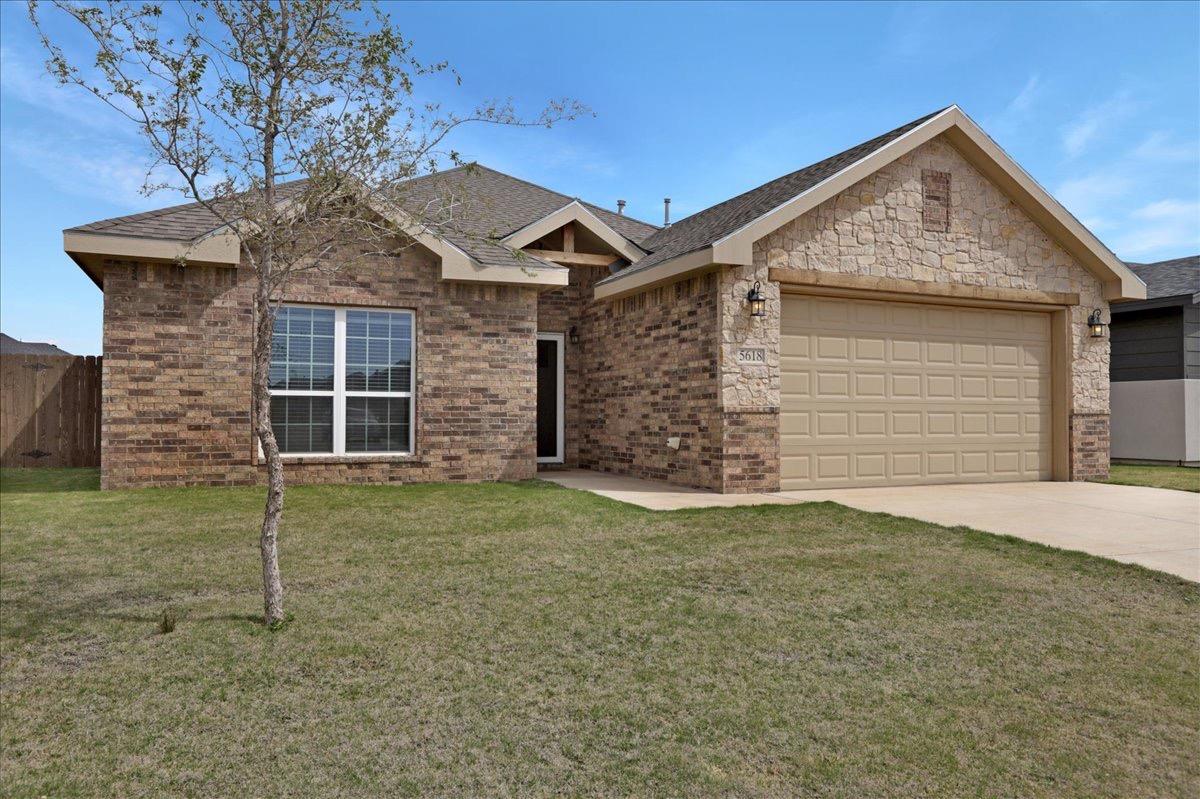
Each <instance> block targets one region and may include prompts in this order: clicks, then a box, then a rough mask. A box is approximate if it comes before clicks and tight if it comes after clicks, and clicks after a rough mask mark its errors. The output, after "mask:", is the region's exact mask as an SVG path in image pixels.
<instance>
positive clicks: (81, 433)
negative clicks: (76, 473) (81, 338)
mask: <svg viewBox="0 0 1200 799" xmlns="http://www.w3.org/2000/svg"><path fill="white" fill-rule="evenodd" d="M100 362H101V359H100V358H97V357H96V356H88V357H77V356H74V355H0V443H2V444H3V446H4V449H3V451H2V452H0V466H99V465H100Z"/></svg>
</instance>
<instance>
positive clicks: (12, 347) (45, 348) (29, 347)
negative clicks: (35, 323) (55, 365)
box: [0, 333, 71, 358]
mask: <svg viewBox="0 0 1200 799" xmlns="http://www.w3.org/2000/svg"><path fill="white" fill-rule="evenodd" d="M0 355H65V356H66V357H68V358H69V357H71V353H69V352H67V351H66V350H64V349H62V348H61V347H59V346H57V345H55V344H50V343H47V342H44V341H21V340H20V339H15V338H13V337H12V336H10V335H8V334H7V333H0Z"/></svg>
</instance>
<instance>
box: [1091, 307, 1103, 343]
mask: <svg viewBox="0 0 1200 799" xmlns="http://www.w3.org/2000/svg"><path fill="white" fill-rule="evenodd" d="M1104 328H1105V324H1104V322H1103V320H1101V318H1100V309H1099V308H1096V309H1095V310H1093V311H1092V315H1091V316H1089V317H1088V331H1089V332H1090V333H1091V334H1092V338H1104Z"/></svg>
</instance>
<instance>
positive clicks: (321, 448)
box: [270, 305, 414, 455]
mask: <svg viewBox="0 0 1200 799" xmlns="http://www.w3.org/2000/svg"><path fill="white" fill-rule="evenodd" d="M413 382H414V375H413V315H412V313H411V312H410V311H371V310H358V309H351V308H314V307H307V306H299V305H285V306H283V307H281V308H280V309H279V311H278V313H277V315H276V317H275V336H274V339H273V342H272V345H271V374H270V385H271V424H272V425H273V426H274V428H275V436H276V438H277V439H278V440H279V449H280V451H281V452H283V453H284V454H288V455H359V454H369V453H387V454H407V453H410V452H412V427H413V397H412V388H413Z"/></svg>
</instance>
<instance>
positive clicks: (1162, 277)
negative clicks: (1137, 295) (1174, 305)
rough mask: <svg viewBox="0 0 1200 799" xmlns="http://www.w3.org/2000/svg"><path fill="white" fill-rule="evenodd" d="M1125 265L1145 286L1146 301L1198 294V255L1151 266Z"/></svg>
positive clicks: (1199, 287)
mask: <svg viewBox="0 0 1200 799" xmlns="http://www.w3.org/2000/svg"><path fill="white" fill-rule="evenodd" d="M1127 265H1128V266H1129V268H1130V269H1132V270H1133V273H1134V274H1135V275H1137V276H1138V277H1139V278H1141V279H1142V282H1143V283H1145V284H1146V299H1148V300H1154V299H1161V298H1162V297H1178V296H1181V295H1184V294H1200V255H1190V256H1188V257H1186V258H1174V259H1172V260H1170V261H1157V262H1155V263H1151V264H1135V263H1129V264H1127Z"/></svg>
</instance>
